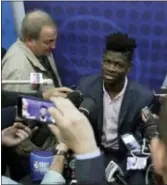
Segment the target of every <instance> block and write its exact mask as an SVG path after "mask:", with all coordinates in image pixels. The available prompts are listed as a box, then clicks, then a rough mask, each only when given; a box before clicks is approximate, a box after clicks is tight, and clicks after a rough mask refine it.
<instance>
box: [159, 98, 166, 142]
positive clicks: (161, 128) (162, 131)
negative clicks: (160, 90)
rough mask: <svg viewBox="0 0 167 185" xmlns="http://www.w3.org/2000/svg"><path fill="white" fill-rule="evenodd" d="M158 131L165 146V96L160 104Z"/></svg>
mask: <svg viewBox="0 0 167 185" xmlns="http://www.w3.org/2000/svg"><path fill="white" fill-rule="evenodd" d="M159 132H160V137H161V139H162V141H164V143H165V144H166V146H167V97H165V98H164V100H163V102H162V106H161V112H160V123H159Z"/></svg>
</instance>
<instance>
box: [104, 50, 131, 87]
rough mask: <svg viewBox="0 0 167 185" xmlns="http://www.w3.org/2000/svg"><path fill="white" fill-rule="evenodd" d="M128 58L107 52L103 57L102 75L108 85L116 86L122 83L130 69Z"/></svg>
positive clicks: (118, 53)
mask: <svg viewBox="0 0 167 185" xmlns="http://www.w3.org/2000/svg"><path fill="white" fill-rule="evenodd" d="M126 60H127V59H126V56H124V55H123V54H122V53H120V52H113V51H106V52H105V53H104V56H103V63H102V73H103V80H104V82H105V83H106V84H111V85H114V84H116V83H119V82H120V81H122V79H124V78H125V76H126V75H127V73H128V71H129V69H130V63H129V62H128V61H126Z"/></svg>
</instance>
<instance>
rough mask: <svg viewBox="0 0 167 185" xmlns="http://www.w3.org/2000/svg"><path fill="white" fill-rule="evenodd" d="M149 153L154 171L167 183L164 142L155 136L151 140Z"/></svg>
mask: <svg viewBox="0 0 167 185" xmlns="http://www.w3.org/2000/svg"><path fill="white" fill-rule="evenodd" d="M151 153H152V160H153V165H154V168H155V171H156V173H157V174H159V175H160V176H162V177H163V178H164V182H165V184H166V183H167V149H166V146H165V144H164V143H163V142H162V141H161V140H160V139H157V138H154V139H152V141H151Z"/></svg>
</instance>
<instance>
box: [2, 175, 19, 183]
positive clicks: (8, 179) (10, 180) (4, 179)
mask: <svg viewBox="0 0 167 185" xmlns="http://www.w3.org/2000/svg"><path fill="white" fill-rule="evenodd" d="M1 182H2V184H19V183H17V182H15V181H13V180H12V179H10V178H9V177H6V176H2V181H1Z"/></svg>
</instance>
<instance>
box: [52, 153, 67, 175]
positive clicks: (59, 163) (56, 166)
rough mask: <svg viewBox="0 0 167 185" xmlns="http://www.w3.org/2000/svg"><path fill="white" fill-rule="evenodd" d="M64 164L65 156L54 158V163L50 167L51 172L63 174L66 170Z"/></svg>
mask: <svg viewBox="0 0 167 185" xmlns="http://www.w3.org/2000/svg"><path fill="white" fill-rule="evenodd" d="M64 162H65V157H64V156H63V155H56V156H55V157H54V158H53V161H52V164H51V165H50V168H49V170H52V171H56V172H58V173H60V174H62V173H63V169H64Z"/></svg>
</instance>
